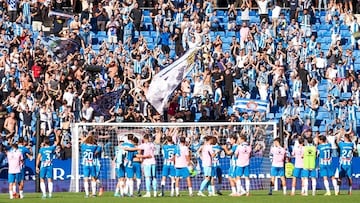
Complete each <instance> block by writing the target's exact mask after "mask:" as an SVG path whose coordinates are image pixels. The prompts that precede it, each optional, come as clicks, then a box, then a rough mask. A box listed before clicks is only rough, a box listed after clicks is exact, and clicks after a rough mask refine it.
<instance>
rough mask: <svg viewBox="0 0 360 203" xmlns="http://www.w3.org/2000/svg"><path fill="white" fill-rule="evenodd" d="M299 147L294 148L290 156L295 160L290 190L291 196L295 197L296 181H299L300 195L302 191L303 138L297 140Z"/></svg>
mask: <svg viewBox="0 0 360 203" xmlns="http://www.w3.org/2000/svg"><path fill="white" fill-rule="evenodd" d="M298 143H299V145H298V146H297V147H295V148H294V150H293V152H292V156H293V157H294V158H295V168H294V171H293V179H292V188H291V195H295V190H296V189H295V188H296V179H297V178H300V179H301V193H303V190H304V184H303V181H302V170H303V167H304V138H302V137H299V138H298Z"/></svg>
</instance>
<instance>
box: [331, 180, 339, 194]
mask: <svg viewBox="0 0 360 203" xmlns="http://www.w3.org/2000/svg"><path fill="white" fill-rule="evenodd" d="M332 184H333V187H334V191H335V193H338V192H339V190H338V184H337V181H336V179H332Z"/></svg>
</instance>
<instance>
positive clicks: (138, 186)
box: [136, 179, 141, 190]
mask: <svg viewBox="0 0 360 203" xmlns="http://www.w3.org/2000/svg"><path fill="white" fill-rule="evenodd" d="M140 185H141V179H136V189H137V190H140Z"/></svg>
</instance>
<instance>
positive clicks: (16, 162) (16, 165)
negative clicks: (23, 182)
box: [7, 144, 23, 199]
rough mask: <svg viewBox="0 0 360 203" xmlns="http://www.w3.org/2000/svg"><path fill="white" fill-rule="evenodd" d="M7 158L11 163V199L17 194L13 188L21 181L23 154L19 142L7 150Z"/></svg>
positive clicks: (9, 176)
mask: <svg viewBox="0 0 360 203" xmlns="http://www.w3.org/2000/svg"><path fill="white" fill-rule="evenodd" d="M7 160H8V164H9V171H8V174H9V175H8V181H9V195H10V199H13V198H14V194H16V191H13V188H16V184H17V183H18V182H19V181H20V180H19V176H20V172H21V168H22V165H23V155H22V153H21V152H20V150H19V149H18V145H17V144H13V145H12V148H11V149H10V150H9V151H8V152H7Z"/></svg>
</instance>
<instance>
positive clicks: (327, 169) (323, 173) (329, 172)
mask: <svg viewBox="0 0 360 203" xmlns="http://www.w3.org/2000/svg"><path fill="white" fill-rule="evenodd" d="M319 175H320V177H333V176H334V175H335V171H334V169H333V167H332V166H331V165H320V170H319Z"/></svg>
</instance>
